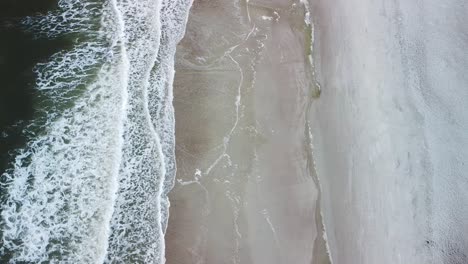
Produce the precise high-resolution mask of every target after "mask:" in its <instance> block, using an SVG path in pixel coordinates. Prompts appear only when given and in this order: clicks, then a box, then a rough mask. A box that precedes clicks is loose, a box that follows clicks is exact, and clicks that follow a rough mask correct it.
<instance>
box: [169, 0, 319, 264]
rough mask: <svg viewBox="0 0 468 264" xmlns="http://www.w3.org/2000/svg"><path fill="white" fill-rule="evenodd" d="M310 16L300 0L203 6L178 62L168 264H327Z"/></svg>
mask: <svg viewBox="0 0 468 264" xmlns="http://www.w3.org/2000/svg"><path fill="white" fill-rule="evenodd" d="M304 14H305V10H304V7H303V6H302V4H300V3H299V1H287V0H281V1H280V0H277V1H258V0H257V1H254V0H251V1H248V5H246V2H245V1H223V0H211V1H202V0H196V1H195V2H194V4H193V7H192V10H191V15H190V18H189V22H188V25H187V32H186V35H185V38H184V39H183V40H182V42H181V43H180V44H179V46H178V50H177V58H176V76H175V83H174V106H175V113H176V142H177V147H176V155H177V168H178V171H177V182H176V186H175V188H174V190H173V191H172V192H171V193H170V201H171V208H170V219H169V225H168V230H167V234H166V249H167V253H166V258H167V263H169V264H175V263H216V264H218V263H260V264H262V263H295V264H301V263H308V264H309V263H327V257H326V253H325V249H324V248H325V247H324V241H323V239H322V235H323V234H322V232H321V230H322V227H321V223H320V214H319V212H318V208H317V207H316V206H317V199H318V197H319V191H318V189H317V183H316V180H315V179H314V172H313V165H312V164H313V162H312V160H311V148H310V144H309V141H310V138H309V130H308V123H307V112H308V108H309V104H310V102H311V100H313V96H312V95H313V94H314V89H315V86H314V84H313V82H312V81H311V80H312V78H311V76H310V74H311V66H310V63H309V61H308V58H307V56H308V52H309V47H310V39H308V38H309V36H310V34H308V28H307V25H306V23H305V22H304ZM316 220H318V221H316Z"/></svg>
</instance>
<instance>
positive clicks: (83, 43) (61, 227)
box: [0, 0, 191, 263]
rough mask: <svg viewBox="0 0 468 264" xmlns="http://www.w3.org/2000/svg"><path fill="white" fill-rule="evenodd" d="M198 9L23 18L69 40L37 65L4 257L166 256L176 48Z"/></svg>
mask: <svg viewBox="0 0 468 264" xmlns="http://www.w3.org/2000/svg"><path fill="white" fill-rule="evenodd" d="M190 6H191V0H177V1H173V0H141V1H122V0H106V1H79V0H60V1H59V2H58V8H57V9H56V10H53V11H50V12H48V13H46V14H43V15H36V16H28V17H25V18H23V19H22V20H21V25H22V26H23V28H24V30H25V31H28V32H30V33H31V34H33V35H34V36H35V37H36V38H48V39H54V38H65V39H67V40H69V42H70V43H72V45H71V47H69V48H66V49H63V50H61V51H59V52H57V53H55V54H53V55H52V56H50V57H49V58H47V60H45V61H43V62H40V63H38V64H37V65H35V66H34V73H35V76H36V78H35V84H34V91H35V99H34V100H35V106H36V107H35V111H34V116H33V118H32V121H31V122H29V123H28V124H27V125H25V127H24V129H23V130H22V132H21V133H22V134H23V135H24V137H25V138H26V141H25V144H24V145H23V146H22V147H20V148H17V149H14V150H12V151H11V152H10V157H11V158H10V162H9V163H8V165H7V169H6V170H5V172H4V173H3V174H2V176H1V177H2V185H1V191H2V194H3V196H2V203H1V220H0V221H1V222H0V224H1V237H2V239H1V240H2V244H1V249H0V255H1V256H2V258H1V260H2V261H3V262H9V263H45V262H47V263H163V262H164V259H165V257H164V251H165V245H164V233H165V229H166V226H167V219H168V207H169V202H168V199H167V193H168V192H169V190H170V189H171V188H172V186H173V181H174V177H175V158H174V144H175V143H174V111H173V106H172V100H173V95H172V82H173V77H174V54H175V47H176V44H177V43H178V41H179V40H180V39H181V38H182V36H183V34H184V30H185V24H186V21H187V17H188V11H189V8H190Z"/></svg>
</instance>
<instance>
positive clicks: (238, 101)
mask: <svg viewBox="0 0 468 264" xmlns="http://www.w3.org/2000/svg"><path fill="white" fill-rule="evenodd" d="M255 30H256V26H255V25H254V26H253V27H252V30H251V31H250V32H249V34H247V36H246V37H245V39H244V40H243V41H242V42H240V43H239V44H237V45H234V46H232V47H231V48H229V49H228V51H226V52H225V53H224V57H228V58H229V59H231V60H232V61H233V62H234V64H236V66H237V68H238V70H239V73H240V79H239V85H238V87H237V96H236V100H235V102H234V104H235V107H236V120H235V121H234V125H233V126H232V128H231V130H230V131H229V133H228V134H227V135H226V136H224V139H223V152H222V153H221V155H219V156H218V158H217V159H216V160H215V161H214V162H213V163H212V164H211V165H210V166H209V167H208V169H207V170H206V171H205V172H204V174H210V172H211V170H213V168H214V167H215V166H216V165H217V164H218V163H219V162H220V161H221V160H222V159H223V158H224V157H225V156H228V154H227V153H226V152H227V148H228V145H229V142H230V140H231V136H232V134H233V133H234V130H236V128H237V125H238V124H239V119H240V118H239V108H240V105H241V100H242V85H243V83H244V72H243V71H242V67H241V66H240V64H239V62H238V61H236V60H235V59H234V58H233V57H232V55H231V53H232V52H233V51H234V50H236V49H237V48H238V47H239V46H240V45H242V44H243V43H245V42H246V41H247V40H248V39H249V38H250V36H251V35H252V34H253V33H254V31H255Z"/></svg>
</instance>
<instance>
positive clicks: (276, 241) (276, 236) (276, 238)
mask: <svg viewBox="0 0 468 264" xmlns="http://www.w3.org/2000/svg"><path fill="white" fill-rule="evenodd" d="M262 215H263V217H264V218H265V221H266V222H267V223H268V226H269V227H270V230H271V232H272V233H273V237H274V239H275V243H276V245H277V246H278V247H279V246H280V243H279V239H278V235H277V234H276V229H275V227H274V226H273V223H272V222H271V220H270V214H269V213H268V210H267V209H266V208H265V209H263V210H262Z"/></svg>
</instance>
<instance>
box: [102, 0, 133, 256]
mask: <svg viewBox="0 0 468 264" xmlns="http://www.w3.org/2000/svg"><path fill="white" fill-rule="evenodd" d="M110 3H111V7H112V11H113V12H114V13H115V16H116V18H117V22H118V38H117V39H115V40H114V42H113V43H112V47H115V46H116V45H119V46H120V52H121V56H122V59H121V62H122V65H121V66H122V70H123V75H122V77H121V82H120V83H121V84H122V89H121V91H122V93H121V98H122V104H121V106H120V112H121V113H122V114H121V115H119V116H120V117H121V119H120V120H119V128H118V137H119V138H118V141H117V142H118V147H117V151H118V153H117V156H118V159H116V160H115V162H114V166H113V168H114V170H113V172H112V175H113V177H112V182H111V189H110V193H111V196H110V197H111V201H110V202H111V206H110V210H108V212H107V213H106V214H105V219H106V222H105V225H106V226H105V228H104V230H105V236H106V240H105V241H106V245H105V247H104V248H105V252H103V254H102V255H101V258H100V259H99V261H98V263H103V262H104V261H105V258H106V256H107V253H108V248H109V237H110V234H111V220H112V215H113V214H114V211H115V204H116V201H117V193H118V189H119V170H120V164H121V163H122V154H123V145H124V140H123V134H124V131H125V128H124V124H125V120H126V114H125V113H126V112H127V104H128V81H129V68H130V64H129V63H128V62H129V59H128V54H127V49H126V48H125V46H124V45H123V43H124V38H125V32H124V28H125V25H124V20H123V17H122V13H121V12H120V11H119V9H118V6H117V2H116V0H111V1H110Z"/></svg>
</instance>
